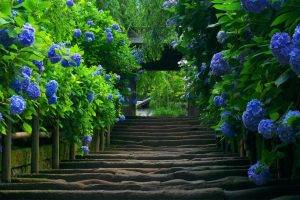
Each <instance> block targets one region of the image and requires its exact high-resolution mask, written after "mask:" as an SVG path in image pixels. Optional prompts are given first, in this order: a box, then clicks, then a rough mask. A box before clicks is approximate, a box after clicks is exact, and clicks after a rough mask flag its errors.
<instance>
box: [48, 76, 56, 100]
mask: <svg viewBox="0 0 300 200" xmlns="http://www.w3.org/2000/svg"><path fill="white" fill-rule="evenodd" d="M57 90H58V83H57V81H56V80H51V81H49V82H48V83H47V84H46V96H47V97H52V96H53V95H54V94H56V92H57Z"/></svg>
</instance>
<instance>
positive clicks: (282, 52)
mask: <svg viewBox="0 0 300 200" xmlns="http://www.w3.org/2000/svg"><path fill="white" fill-rule="evenodd" d="M292 48H293V43H292V40H291V37H290V36H289V34H287V33H275V34H274V35H273V36H272V39H271V42H270V49H271V51H272V53H273V55H274V56H275V58H276V59H277V60H278V62H279V63H281V64H288V63H289V60H290V53H291V51H292Z"/></svg>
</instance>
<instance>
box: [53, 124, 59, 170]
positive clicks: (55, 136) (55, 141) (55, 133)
mask: <svg viewBox="0 0 300 200" xmlns="http://www.w3.org/2000/svg"><path fill="white" fill-rule="evenodd" d="M52 169H59V121H58V120H57V124H56V125H55V127H54V130H53V133H52Z"/></svg>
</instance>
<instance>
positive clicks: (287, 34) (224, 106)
mask: <svg viewBox="0 0 300 200" xmlns="http://www.w3.org/2000/svg"><path fill="white" fill-rule="evenodd" d="M166 2H176V3H173V4H172V5H171V6H170V8H169V9H168V10H167V11H168V12H169V13H173V16H177V19H178V20H177V22H176V23H177V32H178V37H176V38H174V40H175V41H177V48H178V49H180V50H181V51H182V52H183V53H184V55H185V60H184V68H185V71H186V74H187V76H188V82H189V86H190V87H188V91H186V92H187V93H189V94H191V96H193V98H192V100H193V101H194V102H195V104H197V105H198V108H199V109H200V110H201V111H205V112H201V113H206V114H203V115H202V118H203V120H206V121H209V122H212V123H215V124H217V125H216V126H214V128H215V129H216V131H218V132H219V133H220V135H219V137H221V138H223V137H225V138H227V141H230V142H231V143H232V144H233V145H237V141H242V142H245V143H246V148H247V149H246V150H247V152H248V155H249V156H250V157H251V160H252V162H253V163H255V162H256V161H257V160H260V162H259V163H258V164H256V165H253V166H252V167H251V168H250V169H249V177H250V179H251V180H253V181H254V182H256V183H257V184H263V183H265V180H264V177H266V176H267V174H268V173H269V171H268V170H269V168H267V167H266V165H267V166H270V167H271V168H270V170H271V169H272V170H279V173H278V174H279V176H282V175H281V174H284V175H285V176H290V175H291V172H293V175H294V176H296V175H298V176H299V173H297V170H299V167H300V166H299V149H300V143H299V122H300V117H299V115H298V114H296V113H299V111H297V110H299V109H300V94H299V85H300V78H299V55H300V54H299V52H300V51H299V26H298V24H299V23H300V17H299V14H298V13H299V11H300V10H299V6H298V4H299V2H298V1H296V0H288V1H282V0H258V1H248V0H227V1H222V0H203V1H198V0H180V1H166ZM202 63H204V64H202ZM220 116H221V117H220ZM216 119H219V120H216ZM234 133H235V134H234ZM257 133H259V134H257ZM233 135H235V136H234V137H233ZM255 143H256V145H253V144H255ZM253 146H255V148H253ZM249 152H250V153H249ZM296 152H298V153H296ZM284 154H285V158H283V155H284ZM296 155H298V158H297V156H296ZM276 161H277V162H276ZM278 163H279V164H278ZM261 166H263V167H261ZM282 166H284V167H282ZM257 168H258V169H257ZM283 168H285V171H284V172H282V169H283ZM280 170H281V171H280ZM260 173H261V174H260ZM274 174H275V173H274ZM259 176H262V177H259Z"/></svg>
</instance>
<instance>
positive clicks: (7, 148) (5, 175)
mask: <svg viewBox="0 0 300 200" xmlns="http://www.w3.org/2000/svg"><path fill="white" fill-rule="evenodd" d="M11 135H12V122H11V121H10V120H8V121H7V132H6V135H3V136H2V139H3V150H2V182H5V183H10V182H11Z"/></svg>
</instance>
